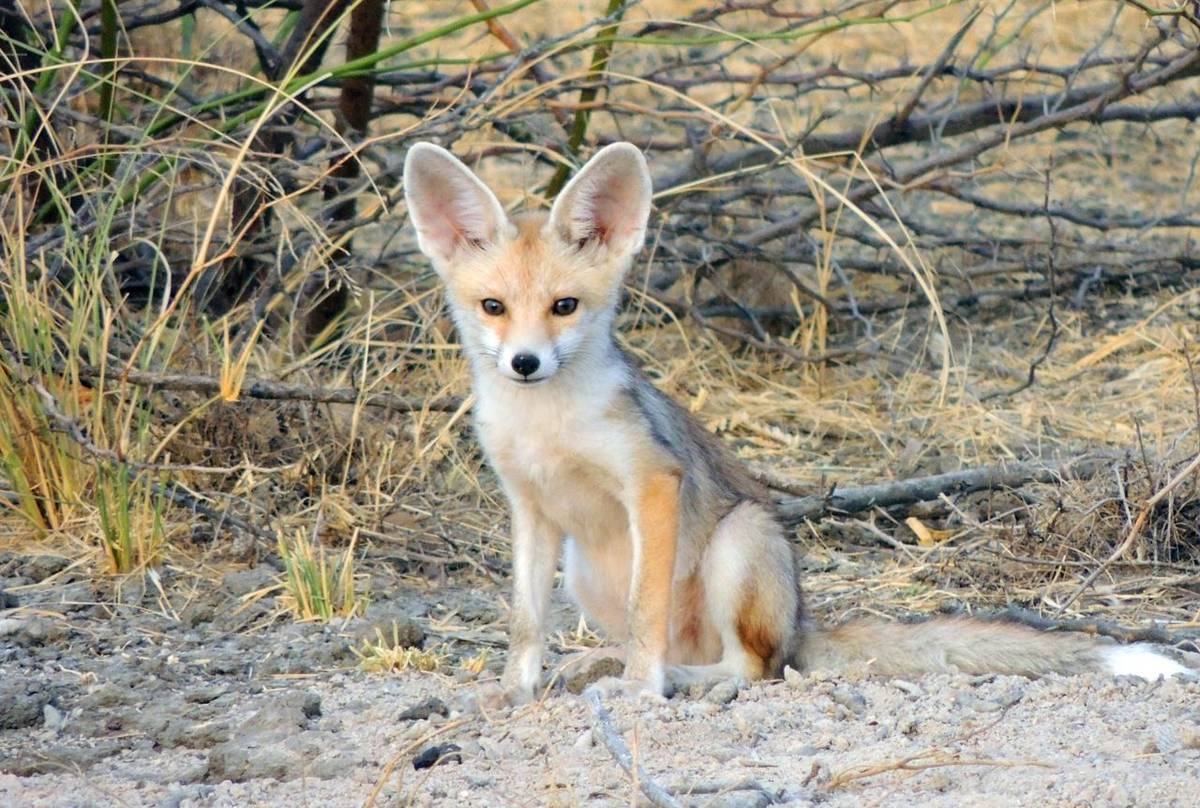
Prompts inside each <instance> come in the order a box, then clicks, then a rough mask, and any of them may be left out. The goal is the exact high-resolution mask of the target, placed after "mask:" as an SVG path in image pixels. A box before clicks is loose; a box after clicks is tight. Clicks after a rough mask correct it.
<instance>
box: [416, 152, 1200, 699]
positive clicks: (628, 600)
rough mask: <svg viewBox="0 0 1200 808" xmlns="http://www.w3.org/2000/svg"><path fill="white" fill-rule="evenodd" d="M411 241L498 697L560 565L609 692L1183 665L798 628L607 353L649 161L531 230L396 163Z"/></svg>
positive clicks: (736, 504)
mask: <svg viewBox="0 0 1200 808" xmlns="http://www.w3.org/2000/svg"><path fill="white" fill-rule="evenodd" d="M404 186H405V195H406V199H407V202H408V211H409V215H410V217H411V218H412V221H413V224H414V225H415V227H416V232H417V238H418V243H419V246H420V249H421V251H422V252H424V253H425V255H426V256H428V257H429V258H430V259H431V261H432V263H433V266H434V268H435V269H436V271H437V273H438V275H439V276H440V277H441V279H442V281H443V282H444V283H445V286H446V291H447V297H448V303H449V309H450V312H451V314H452V316H453V318H454V322H455V324H456V326H457V328H458V333H459V335H460V339H461V342H462V347H463V351H464V352H465V354H466V356H467V358H468V359H469V361H470V365H471V371H472V375H473V379H474V391H475V396H476V403H475V409H474V417H475V422H476V427H477V431H478V435H479V440H480V442H481V443H482V445H483V448H484V450H485V451H486V454H487V457H488V459H489V461H490V462H491V464H492V466H493V467H494V469H495V471H496V473H497V474H498V475H499V478H500V481H501V483H502V485H503V488H504V491H505V493H506V495H507V497H508V499H509V502H510V504H511V509H512V530H513V565H514V569H513V585H514V594H513V601H512V618H511V630H510V638H509V655H508V660H507V664H506V667H505V670H504V674H503V676H502V678H501V685H502V687H503V688H504V692H505V693H506V694H507V697H508V698H509V699H511V700H513V701H521V700H525V699H528V698H530V697H531V696H532V695H534V693H535V690H536V689H537V688H538V686H539V683H540V681H541V677H542V655H543V633H544V622H545V616H546V611H547V608H548V604H549V600H550V594H551V590H552V588H553V585H554V577H555V570H556V568H557V566H558V561H559V558H560V555H561V557H562V560H563V572H564V579H565V585H566V588H567V589H568V590H569V592H570V594H571V595H572V596H573V597H574V598H575V600H576V601H578V603H579V606H580V607H581V609H582V610H583V612H584V614H586V615H587V617H588V618H589V619H590V620H592V621H594V622H595V623H598V624H599V625H600V626H601V627H602V628H603V629H604V631H605V632H606V633H607V635H608V636H609V638H610V639H612V640H614V641H615V642H617V643H619V644H621V645H622V646H623V648H624V650H625V673H624V679H623V683H622V684H621V685H620V687H621V688H622V689H628V690H632V691H649V692H652V693H658V694H662V693H664V692H665V691H667V690H669V689H670V688H671V687H672V686H674V685H678V684H680V683H682V682H693V681H696V680H711V679H719V678H726V677H740V678H745V679H758V678H762V677H766V676H775V675H778V674H779V673H780V672H781V670H782V667H783V665H784V664H785V663H786V664H791V665H793V666H795V667H797V668H801V669H804V668H809V669H811V668H820V669H825V670H844V669H846V668H848V667H851V666H858V667H860V668H862V669H863V670H865V671H868V672H872V671H873V672H878V673H881V674H886V675H896V676H899V675H916V674H919V673H924V672H932V671H946V670H953V669H957V670H962V671H965V672H972V673H982V672H995V673H1017V674H1026V675H1036V674H1040V673H1047V672H1052V671H1056V672H1063V673H1068V672H1080V671H1089V670H1097V671H1111V672H1112V673H1117V674H1133V675H1139V676H1143V677H1147V678H1151V677H1157V676H1159V675H1173V674H1176V673H1181V672H1184V671H1186V670H1187V669H1186V668H1184V667H1183V666H1181V665H1179V664H1178V663H1177V662H1175V661H1173V660H1171V659H1170V658H1168V657H1166V656H1164V655H1162V654H1159V653H1157V652H1156V651H1154V650H1152V649H1151V648H1150V647H1148V646H1118V645H1112V644H1103V643H1101V642H1098V641H1096V640H1094V639H1091V638H1087V637H1084V636H1082V635H1069V634H1068V635H1064V634H1049V633H1046V632H1039V631H1035V630H1033V629H1029V628H1025V627H1022V626H1016V625H1011V624H1007V623H999V622H991V621H980V620H969V619H941V620H933V621H929V622H925V623H920V624H911V625H910V624H890V623H886V622H882V621H880V622H874V621H872V622H861V623H850V624H847V625H845V626H842V627H839V628H832V629H822V628H819V627H816V626H813V625H811V624H809V623H808V622H807V621H806V619H805V618H804V614H803V609H802V605H801V595H800V586H799V578H800V574H799V570H798V567H797V563H796V559H795V557H794V552H793V547H792V545H791V544H790V543H789V542H788V540H787V539H786V537H785V535H784V531H783V529H782V527H781V525H780V523H779V522H778V521H777V519H776V516H775V514H774V512H773V509H772V503H771V500H770V498H769V497H768V495H767V493H766V491H765V490H763V489H762V488H761V487H760V486H759V485H758V484H757V483H756V481H755V480H754V479H753V478H752V477H751V476H750V475H749V474H748V473H747V471H746V470H745V469H744V468H743V467H742V466H741V465H740V464H739V463H738V462H736V461H735V460H734V459H733V458H732V457H731V456H730V455H729V454H727V453H726V451H725V450H724V449H723V447H722V446H721V444H720V442H719V441H718V440H717V439H716V438H715V437H714V436H713V435H711V434H709V433H708V432H707V431H706V430H705V429H704V428H703V427H701V426H700V425H699V424H698V423H696V421H695V420H693V419H692V418H691V417H690V416H689V415H688V413H687V412H686V411H684V410H683V409H682V408H681V407H680V406H679V405H677V404H676V403H675V402H674V401H672V400H671V399H670V398H668V397H667V396H666V395H665V394H664V393H662V392H660V391H659V390H658V389H657V388H655V387H654V386H653V385H652V384H651V383H650V382H649V381H648V380H647V379H646V378H645V377H644V376H643V375H642V374H641V372H640V371H639V370H638V368H637V367H636V366H635V365H634V363H633V362H632V361H631V360H630V358H629V357H628V356H627V355H626V354H625V353H624V352H623V351H622V350H621V348H620V347H619V346H618V344H617V343H616V341H615V340H614V337H613V323H614V320H615V318H616V315H617V309H618V304H619V300H620V294H621V288H622V278H623V277H624V275H625V273H626V271H627V269H628V268H629V266H630V264H631V263H632V260H633V258H634V256H635V255H636V254H637V253H638V251H639V250H640V249H641V248H642V244H643V241H644V239H645V232H646V224H647V221H648V218H649V215H650V201H651V182H650V174H649V171H648V170H647V167H646V161H645V159H644V158H643V156H642V154H641V152H640V151H639V150H638V149H637V148H636V147H634V146H633V145H631V144H628V143H617V144H613V145H610V146H607V147H605V148H603V149H601V150H600V151H599V152H598V153H597V154H596V155H595V157H593V158H592V160H591V161H590V162H588V163H587V165H586V166H585V167H584V168H583V169H582V170H580V171H579V173H578V174H577V175H576V176H575V177H574V179H573V180H572V181H571V182H570V183H569V184H568V185H567V186H566V187H565V188H564V189H563V190H562V192H561V193H560V194H559V196H558V198H557V200H556V201H555V202H554V205H553V207H552V209H551V210H550V212H549V214H544V213H529V214H525V215H521V216H517V217H514V218H510V217H509V216H508V215H507V214H506V212H505V211H504V209H503V207H501V205H500V203H499V201H498V200H497V199H496V197H495V195H493V193H492V192H491V191H490V190H489V189H488V187H487V186H486V185H484V184H483V182H482V181H480V180H479V179H478V178H477V177H476V176H475V175H474V174H473V173H472V172H471V171H470V169H468V168H467V167H466V166H464V165H463V164H462V163H461V162H459V160H458V159H456V158H455V157H454V156H453V155H451V154H450V153H449V152H448V151H446V150H444V149H442V148H440V147H438V146H434V145H432V144H429V143H419V144H417V145H415V146H413V147H412V148H411V149H410V150H409V152H408V155H407V158H406V160H405V164H404Z"/></svg>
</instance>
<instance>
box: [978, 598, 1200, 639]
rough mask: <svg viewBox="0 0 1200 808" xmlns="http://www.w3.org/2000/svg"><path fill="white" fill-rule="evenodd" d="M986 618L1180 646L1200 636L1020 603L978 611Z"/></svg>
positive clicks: (1187, 630)
mask: <svg viewBox="0 0 1200 808" xmlns="http://www.w3.org/2000/svg"><path fill="white" fill-rule="evenodd" d="M975 616H976V617H979V618H982V619H984V620H1008V621H1011V622H1014V623H1020V624H1021V625H1023V626H1029V627H1030V628H1035V629H1037V630H1039V631H1077V632H1081V633H1084V634H1094V635H1096V636H1097V637H1111V638H1113V639H1114V640H1120V641H1121V642H1124V643H1130V642H1153V643H1159V644H1161V645H1172V646H1178V645H1180V644H1182V643H1185V642H1191V643H1195V642H1196V641H1197V640H1198V639H1200V628H1180V629H1168V628H1165V627H1164V626H1161V625H1154V624H1151V625H1139V626H1122V625H1120V624H1119V623H1114V622H1112V621H1110V620H1100V619H1095V618H1083V619H1061V618H1052V617H1046V616H1045V615H1041V614H1038V613H1037V612H1034V611H1030V610H1029V609H1022V608H1021V607H1019V606H1009V607H1008V608H1007V609H1001V610H999V611H996V612H977V613H975Z"/></svg>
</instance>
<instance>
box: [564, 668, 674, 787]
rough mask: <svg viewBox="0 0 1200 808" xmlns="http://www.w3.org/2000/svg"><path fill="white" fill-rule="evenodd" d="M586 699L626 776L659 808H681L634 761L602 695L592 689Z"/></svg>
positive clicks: (601, 735) (609, 751)
mask: <svg viewBox="0 0 1200 808" xmlns="http://www.w3.org/2000/svg"><path fill="white" fill-rule="evenodd" d="M584 698H585V699H587V701H588V703H589V704H591V705H592V714H593V715H594V716H595V717H596V724H595V728H596V732H597V733H598V734H599V735H600V742H601V743H603V744H604V748H605V749H607V750H608V753H609V754H610V755H612V756H613V760H615V761H617V765H619V766H620V767H621V769H622V770H623V771H624V772H625V774H627V775H629V776H630V777H632V778H633V779H634V780H635V782H636V783H637V785H638V787H639V788H641V791H642V793H643V794H644V795H646V799H648V800H650V802H651V803H652V804H653V805H656V806H658V808H680V803H679V801H678V800H677V799H675V798H674V797H672V796H671V795H670V794H669V793H667V790H666V789H665V788H663V787H662V786H660V785H659V784H658V783H656V782H654V780H652V779H650V776H649V775H648V774H646V770H645V769H643V768H642V765H641V764H640V763H637V762H636V761H635V760H634V759H633V755H632V754H631V753H630V751H629V747H628V746H626V745H625V741H623V740H622V739H621V735H620V733H618V732H617V728H616V727H614V726H613V723H612V716H611V715H610V714H609V712H608V708H607V707H605V706H604V702H603V701H602V700H601V698H600V693H599V692H598V691H597V690H596V689H595V688H591V689H589V690H588V691H587V692H586V693H585V694H584Z"/></svg>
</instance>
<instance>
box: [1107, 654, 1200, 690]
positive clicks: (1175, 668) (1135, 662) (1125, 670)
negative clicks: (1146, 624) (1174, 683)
mask: <svg viewBox="0 0 1200 808" xmlns="http://www.w3.org/2000/svg"><path fill="white" fill-rule="evenodd" d="M1100 660H1101V662H1102V663H1103V665H1104V670H1106V671H1108V672H1109V673H1111V674H1112V675H1113V676H1137V677H1140V678H1142V679H1148V680H1150V681H1153V680H1155V679H1158V678H1159V677H1160V676H1165V677H1171V676H1189V675H1191V676H1194V675H1195V672H1194V671H1192V670H1191V669H1190V668H1186V667H1184V666H1183V665H1180V664H1179V663H1178V662H1176V661H1175V660H1173V659H1171V658H1170V657H1167V656H1163V655H1162V654H1160V653H1159V652H1158V651H1155V650H1154V649H1153V648H1152V647H1151V646H1149V645H1114V646H1112V647H1109V648H1102V649H1100Z"/></svg>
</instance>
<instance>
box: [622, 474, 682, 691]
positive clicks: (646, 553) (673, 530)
mask: <svg viewBox="0 0 1200 808" xmlns="http://www.w3.org/2000/svg"><path fill="white" fill-rule="evenodd" d="M630 510H631V513H630V522H631V524H630V528H631V534H632V537H633V569H632V574H631V576H630V583H629V607H628V608H629V612H628V614H629V647H628V650H627V655H626V659H627V661H626V663H625V678H626V679H627V680H633V681H634V682H637V683H638V686H639V687H640V689H641V690H643V691H648V692H651V693H655V694H657V695H663V690H664V686H665V682H664V665H665V662H666V656H667V643H668V642H669V632H670V622H671V589H672V582H673V579H674V575H675V545H676V542H677V541H678V533H679V476H678V475H676V474H670V473H658V474H652V475H649V476H648V477H647V478H646V479H645V480H644V481H643V482H642V485H641V486H640V488H639V489H638V491H637V495H636V498H635V501H634V504H633V507H632V508H631V509H630Z"/></svg>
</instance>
